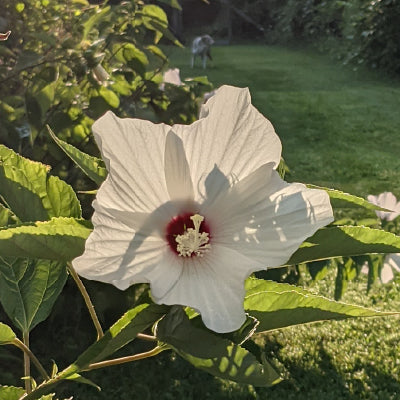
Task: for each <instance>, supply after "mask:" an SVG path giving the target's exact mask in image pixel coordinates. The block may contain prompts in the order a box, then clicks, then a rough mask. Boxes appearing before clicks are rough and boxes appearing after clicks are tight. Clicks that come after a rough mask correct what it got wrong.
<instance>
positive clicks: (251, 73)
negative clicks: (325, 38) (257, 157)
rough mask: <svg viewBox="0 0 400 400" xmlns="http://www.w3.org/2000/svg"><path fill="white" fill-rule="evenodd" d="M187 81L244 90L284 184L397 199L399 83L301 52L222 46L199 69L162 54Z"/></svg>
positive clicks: (184, 58)
mask: <svg viewBox="0 0 400 400" xmlns="http://www.w3.org/2000/svg"><path fill="white" fill-rule="evenodd" d="M166 52H167V54H169V55H170V58H171V63H172V65H173V66H176V67H179V68H180V69H181V76H182V77H183V78H187V77H190V76H197V75H203V74H206V75H207V76H208V77H209V79H210V81H211V82H213V83H214V84H215V86H216V87H218V86H219V85H222V84H230V85H235V86H241V87H245V86H247V87H249V89H250V92H251V95H252V99H253V104H254V105H255V106H256V107H257V108H258V109H259V110H260V111H261V112H262V113H263V114H264V115H265V116H266V117H267V118H268V119H270V121H271V122H272V123H273V125H274V126H275V129H276V131H277V133H278V135H279V136H280V138H281V140H282V142H283V156H284V158H285V160H286V162H287V163H288V165H289V168H290V170H291V175H290V176H289V177H288V179H290V180H292V181H302V182H306V183H314V184H319V185H325V186H329V187H334V188H337V189H342V190H345V191H349V192H352V193H353V194H358V195H362V196H365V195H367V194H369V193H380V192H382V191H387V190H389V191H392V192H394V193H395V194H396V195H398V196H399V195H400V157H399V155H400V140H397V139H398V138H399V137H400V112H399V110H400V81H394V82H393V81H390V80H388V79H386V78H384V77H381V76H379V74H378V73H371V72H368V71H365V70H358V71H353V70H352V69H351V68H350V67H343V66H341V65H337V64H336V65H335V64H334V63H333V62H332V60H331V59H330V58H328V57H323V56H321V55H317V54H315V53H313V52H311V51H307V50H304V49H302V50H289V49H284V48H280V47H270V46H221V47H214V48H213V49H212V55H213V62H212V63H210V64H209V68H208V69H207V70H206V71H204V70H203V69H202V68H201V67H200V63H199V60H197V61H198V64H197V67H196V68H194V69H193V70H192V69H191V68H190V67H189V59H190V55H189V50H188V49H184V50H182V49H179V48H167V49H166Z"/></svg>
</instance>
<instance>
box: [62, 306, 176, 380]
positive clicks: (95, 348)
mask: <svg viewBox="0 0 400 400" xmlns="http://www.w3.org/2000/svg"><path fill="white" fill-rule="evenodd" d="M168 310H169V307H167V306H159V305H157V304H141V305H139V306H137V307H135V308H133V309H131V310H129V311H127V312H126V313H125V314H124V315H123V316H122V317H121V318H120V319H119V320H118V321H117V322H116V323H115V324H114V325H113V326H111V328H110V329H109V330H108V331H107V332H106V333H105V334H104V336H103V337H102V338H101V339H100V340H99V341H97V342H96V343H94V344H93V345H91V346H90V347H89V348H88V349H87V350H86V351H85V352H84V353H82V354H81V355H80V356H79V358H78V359H77V360H76V361H75V362H74V363H73V364H71V365H70V366H69V367H67V368H66V369H65V370H64V371H62V372H61V373H60V374H59V375H58V379H70V377H71V376H73V374H76V373H78V372H80V371H82V370H84V369H86V368H87V367H88V365H89V364H92V363H95V362H98V361H101V360H104V359H106V358H107V357H109V356H110V355H112V354H113V353H115V352H116V351H117V350H119V349H120V348H122V347H124V346H125V345H127V344H128V343H130V342H131V341H132V340H134V339H135V338H136V335H137V334H138V333H140V332H143V331H144V330H145V329H146V328H148V327H150V326H152V325H153V324H154V323H155V322H156V321H157V320H158V319H160V318H161V317H162V316H163V315H164V314H165V313H166V312H167V311H168Z"/></svg>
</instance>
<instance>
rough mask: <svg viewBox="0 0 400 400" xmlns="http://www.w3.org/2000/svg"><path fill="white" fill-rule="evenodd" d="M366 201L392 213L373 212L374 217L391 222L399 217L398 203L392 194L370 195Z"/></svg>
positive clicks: (399, 207) (399, 204)
mask: <svg viewBox="0 0 400 400" xmlns="http://www.w3.org/2000/svg"><path fill="white" fill-rule="evenodd" d="M367 199H368V201H369V202H371V203H373V204H376V205H377V206H379V207H382V208H386V209H387V210H391V211H392V212H386V211H375V213H376V215H377V216H378V217H379V218H380V219H381V220H387V221H393V220H394V219H395V218H396V217H397V216H399V215H400V202H398V201H397V199H396V196H395V195H394V194H393V193H392V192H383V193H381V194H379V195H378V196H374V195H372V194H370V195H368V197H367Z"/></svg>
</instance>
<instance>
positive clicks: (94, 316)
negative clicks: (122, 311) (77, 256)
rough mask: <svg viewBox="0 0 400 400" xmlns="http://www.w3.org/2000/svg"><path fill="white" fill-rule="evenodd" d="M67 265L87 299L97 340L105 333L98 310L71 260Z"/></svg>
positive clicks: (86, 302)
mask: <svg viewBox="0 0 400 400" xmlns="http://www.w3.org/2000/svg"><path fill="white" fill-rule="evenodd" d="M67 265H68V271H69V273H70V274H71V276H72V278H73V279H74V281H75V283H76V285H77V286H78V289H79V291H80V292H81V294H82V297H83V299H84V300H85V304H86V307H87V309H88V311H89V314H90V317H91V318H92V321H93V325H94V327H95V328H96V332H97V340H99V339H101V338H102V337H103V336H104V333H103V328H102V327H101V325H100V321H99V319H98V317H97V314H96V310H95V308H94V305H93V303H92V300H91V299H90V296H89V293H88V292H87V290H86V288H85V286H84V284H83V282H82V281H81V278H79V275H78V274H77V273H76V271H75V268H74V267H73V266H72V264H71V263H70V262H68V264H67Z"/></svg>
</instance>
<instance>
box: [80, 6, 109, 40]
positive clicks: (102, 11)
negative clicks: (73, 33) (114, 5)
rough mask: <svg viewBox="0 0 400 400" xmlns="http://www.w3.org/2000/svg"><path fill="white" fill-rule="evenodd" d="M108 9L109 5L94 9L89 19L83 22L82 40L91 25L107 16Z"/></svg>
mask: <svg viewBox="0 0 400 400" xmlns="http://www.w3.org/2000/svg"><path fill="white" fill-rule="evenodd" d="M110 10H111V7H110V6H107V7H104V8H96V9H95V12H96V13H95V14H93V15H92V16H91V17H89V19H88V20H87V21H86V22H85V23H84V24H83V40H85V39H86V38H87V36H88V35H89V33H90V31H91V30H92V29H93V27H95V26H96V25H98V24H99V23H100V22H101V21H103V20H104V19H106V18H108V17H109V12H110Z"/></svg>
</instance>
